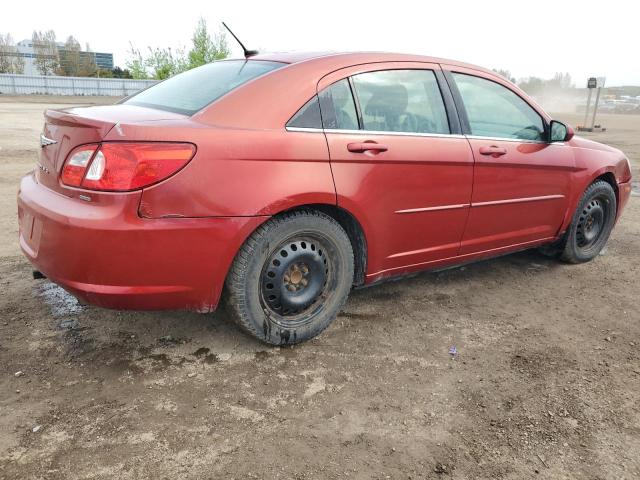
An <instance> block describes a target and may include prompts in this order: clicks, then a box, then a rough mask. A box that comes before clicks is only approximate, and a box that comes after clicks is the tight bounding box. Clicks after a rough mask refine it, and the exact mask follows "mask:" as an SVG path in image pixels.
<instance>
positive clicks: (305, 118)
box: [287, 95, 322, 128]
mask: <svg viewBox="0 0 640 480" xmlns="http://www.w3.org/2000/svg"><path fill="white" fill-rule="evenodd" d="M287 127H298V128H322V118H321V117H320V104H319V103H318V97H317V96H316V95H314V96H313V98H312V99H311V100H309V101H308V102H307V103H305V104H304V106H303V107H302V108H301V109H300V110H298V112H297V113H296V114H295V115H294V116H293V117H291V120H289V123H287Z"/></svg>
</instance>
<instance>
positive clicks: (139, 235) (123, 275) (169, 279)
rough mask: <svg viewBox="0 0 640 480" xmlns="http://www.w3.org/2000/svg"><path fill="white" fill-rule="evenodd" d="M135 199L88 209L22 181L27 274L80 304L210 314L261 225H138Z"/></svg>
mask: <svg viewBox="0 0 640 480" xmlns="http://www.w3.org/2000/svg"><path fill="white" fill-rule="evenodd" d="M140 196H141V192H131V193H126V194H115V195H114V194H105V193H98V194H92V195H91V201H90V202H87V201H84V200H80V199H78V198H70V197H67V196H64V195H61V194H59V193H56V192H54V191H52V190H50V189H48V188H46V187H44V186H42V185H40V184H38V183H37V182H36V180H35V179H34V178H33V176H32V175H28V176H26V177H24V178H23V179H22V182H21V184H20V190H19V192H18V217H19V222H20V246H21V248H22V251H23V252H24V254H25V255H26V256H27V258H28V259H29V260H30V261H31V263H32V264H33V265H34V267H35V268H36V269H37V270H39V271H41V272H42V273H44V274H45V275H46V276H47V277H49V278H50V279H51V280H52V281H53V282H55V283H57V284H59V285H60V286H62V287H63V288H64V289H66V290H67V291H69V292H70V293H72V294H73V295H74V296H76V297H78V298H79V299H81V300H82V301H84V302H86V303H90V304H93V305H98V306H102V307H107V308H117V309H141V310H159V309H187V310H195V311H200V312H206V311H210V310H213V309H214V308H215V307H216V305H217V303H218V300H219V297H220V292H221V290H222V285H223V283H224V279H225V277H226V274H227V271H228V269H229V266H230V264H231V262H232V260H233V257H234V256H235V254H236V252H237V250H238V248H239V247H240V245H241V244H242V242H243V241H244V239H245V238H246V237H247V236H248V235H249V234H250V233H251V232H252V231H253V230H254V229H255V228H256V227H257V226H258V225H259V224H260V223H262V222H263V221H264V219H265V217H224V218H165V219H144V218H140V217H139V216H138V214H137V210H138V205H139V202H140Z"/></svg>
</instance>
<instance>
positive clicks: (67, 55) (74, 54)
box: [58, 36, 80, 77]
mask: <svg viewBox="0 0 640 480" xmlns="http://www.w3.org/2000/svg"><path fill="white" fill-rule="evenodd" d="M79 73H80V42H78V41H77V40H76V39H75V38H73V36H70V37H69V38H67V41H66V42H65V43H64V47H62V49H61V50H60V67H59V68H58V74H59V75H65V76H67V77H77V76H78V75H79Z"/></svg>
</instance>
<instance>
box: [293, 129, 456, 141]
mask: <svg viewBox="0 0 640 480" xmlns="http://www.w3.org/2000/svg"><path fill="white" fill-rule="evenodd" d="M285 128H286V130H287V131H288V132H313V133H319V132H324V133H342V134H345V133H346V134H349V135H393V136H397V137H439V138H465V137H464V135H457V134H452V133H416V132H384V131H377V130H342V129H331V128H325V129H322V128H306V127H285Z"/></svg>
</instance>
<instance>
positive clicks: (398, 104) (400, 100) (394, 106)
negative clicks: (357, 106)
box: [364, 84, 409, 117]
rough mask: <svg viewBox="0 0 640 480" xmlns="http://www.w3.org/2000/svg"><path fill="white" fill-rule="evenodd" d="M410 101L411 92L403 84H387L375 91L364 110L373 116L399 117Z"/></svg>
mask: <svg viewBox="0 0 640 480" xmlns="http://www.w3.org/2000/svg"><path fill="white" fill-rule="evenodd" d="M408 103H409V93H408V92H407V89H406V88H405V87H404V86H403V85H398V84H395V85H385V86H384V87H379V88H377V89H376V90H375V91H374V93H373V96H372V97H371V98H370V99H369V102H368V103H367V106H366V108H365V109H364V112H365V113H366V114H367V115H369V116H373V117H399V116H400V115H402V114H403V113H405V111H406V110H407V105H408Z"/></svg>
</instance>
